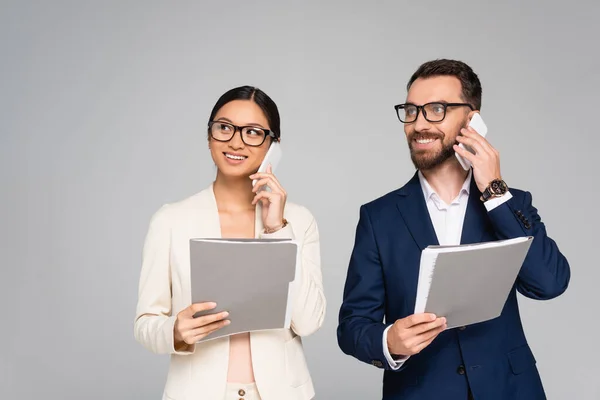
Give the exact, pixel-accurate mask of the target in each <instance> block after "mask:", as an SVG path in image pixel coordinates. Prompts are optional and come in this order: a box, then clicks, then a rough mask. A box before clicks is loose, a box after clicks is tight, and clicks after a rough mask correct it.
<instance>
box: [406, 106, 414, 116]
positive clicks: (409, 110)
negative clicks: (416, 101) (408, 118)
mask: <svg viewBox="0 0 600 400" xmlns="http://www.w3.org/2000/svg"><path fill="white" fill-rule="evenodd" d="M404 112H405V113H406V115H415V114H416V113H417V107H412V106H411V107H405V108H404Z"/></svg>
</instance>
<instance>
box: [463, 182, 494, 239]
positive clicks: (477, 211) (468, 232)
mask: <svg viewBox="0 0 600 400" xmlns="http://www.w3.org/2000/svg"><path fill="white" fill-rule="evenodd" d="M480 196H481V192H480V191H479V189H478V188H477V184H476V183H475V177H473V178H472V179H471V189H470V191H469V202H468V203H467V210H466V212H465V220H464V222H463V229H462V234H461V238H460V243H461V244H469V243H479V242H481V238H482V236H483V234H484V232H485V229H486V226H487V224H488V219H487V210H486V209H485V205H484V204H483V202H482V201H481V200H480V199H479V197H480Z"/></svg>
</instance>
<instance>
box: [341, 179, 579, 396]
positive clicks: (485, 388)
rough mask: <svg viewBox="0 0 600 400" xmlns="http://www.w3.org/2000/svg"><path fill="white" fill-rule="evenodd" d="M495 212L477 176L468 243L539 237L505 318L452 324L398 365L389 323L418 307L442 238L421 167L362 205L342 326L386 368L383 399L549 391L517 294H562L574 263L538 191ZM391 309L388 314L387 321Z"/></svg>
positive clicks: (515, 197)
mask: <svg viewBox="0 0 600 400" xmlns="http://www.w3.org/2000/svg"><path fill="white" fill-rule="evenodd" d="M510 193H511V194H512V198H511V199H510V200H508V201H507V202H505V203H503V204H502V205H500V206H498V207H496V208H494V209H493V210H492V211H490V212H488V211H487V210H486V208H485V206H484V204H483V203H482V202H481V200H480V199H479V197H480V194H481V193H480V191H479V190H478V189H477V186H476V184H475V180H474V179H473V180H472V183H471V190H470V196H469V200H468V205H467V211H466V214H465V221H464V223H463V231H462V239H461V243H477V242H485V241H492V240H501V239H509V238H515V237H519V236H525V235H531V236H534V239H533V242H532V243H531V247H530V249H529V253H528V254H527V257H526V259H525V262H524V263H523V266H522V268H521V270H520V272H519V275H518V278H517V280H516V282H515V284H514V286H513V288H512V290H511V292H510V295H509V296H508V299H507V301H506V304H505V306H504V308H503V311H502V314H501V316H500V317H498V318H495V319H493V320H490V321H486V322H482V323H478V324H474V325H469V326H467V327H462V328H455V329H449V330H446V331H444V332H442V333H441V334H440V335H439V336H438V337H437V338H436V339H435V340H434V341H433V342H432V343H431V344H430V345H429V346H428V347H426V348H425V349H424V350H422V351H421V352H420V353H419V354H416V355H414V356H412V357H410V358H409V359H408V360H407V361H406V362H405V363H404V365H402V367H401V368H400V369H399V370H398V371H394V370H392V369H391V368H390V366H389V364H388V363H387V361H386V359H385V356H384V354H383V344H382V338H383V331H384V330H385V328H386V327H387V326H389V325H391V324H393V323H394V321H396V320H397V319H400V318H404V317H407V316H409V315H411V314H412V313H413V311H414V307H415V298H416V291H417V280H418V276H419V263H420V257H421V251H422V250H423V249H424V248H425V247H427V246H428V245H433V244H438V241H437V237H436V234H435V230H434V228H433V224H432V222H431V218H430V217H429V213H428V211H427V206H426V203H425V199H424V196H423V191H422V189H421V185H420V182H419V178H418V175H417V174H416V173H415V175H414V177H413V178H412V179H411V180H410V181H409V182H408V183H407V184H406V185H405V186H404V187H402V188H401V189H399V190H396V191H393V192H391V193H388V194H386V195H384V196H382V197H380V198H378V199H376V200H374V201H371V202H370V203H367V204H365V205H363V206H361V208H360V218H359V222H358V226H357V229H356V238H355V243H354V249H353V251H352V255H351V258H350V264H349V267H348V272H347V277H346V284H345V287H344V295H343V296H344V297H343V303H342V306H341V308H340V313H339V325H338V328H337V336H338V344H339V346H340V348H341V349H342V351H343V352H344V353H346V354H348V355H351V356H353V357H355V358H357V359H358V360H360V361H363V362H366V363H370V364H373V365H375V366H377V367H379V368H383V369H385V372H384V376H383V399H386V400H387V399H404V400H412V399H415V400H416V399H418V400H429V399H431V400H439V399H445V400H454V399H457V400H466V399H467V395H468V389H469V387H470V389H471V391H472V393H473V396H474V398H475V400H479V399H483V400H507V399H511V400H521V399H522V400H541V399H545V398H546V396H545V394H544V389H543V387H542V383H541V380H540V376H539V374H538V370H537V367H536V360H535V357H534V355H533V354H532V352H531V349H530V347H529V345H528V344H527V340H526V338H525V334H524V332H523V327H522V325H521V318H520V315H519V307H518V304H517V294H516V292H517V291H518V292H519V293H521V294H523V295H524V296H526V297H529V298H532V299H537V300H547V299H552V298H555V297H557V296H559V295H560V294H562V293H563V292H564V291H565V290H566V288H567V286H568V284H569V280H570V276H571V273H570V267H569V264H568V262H567V260H566V258H565V257H564V256H563V255H562V254H561V252H560V251H559V249H558V247H557V245H556V243H555V242H554V241H553V240H552V239H550V238H549V237H548V236H547V234H546V228H545V226H544V223H543V222H542V220H541V218H540V216H539V215H538V212H537V210H536V208H535V207H534V206H533V205H532V203H531V194H530V193H529V192H524V191H521V190H518V189H514V188H510ZM384 318H385V321H384Z"/></svg>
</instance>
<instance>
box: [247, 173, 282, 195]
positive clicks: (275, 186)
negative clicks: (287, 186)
mask: <svg viewBox="0 0 600 400" xmlns="http://www.w3.org/2000/svg"><path fill="white" fill-rule="evenodd" d="M264 185H268V186H269V187H270V188H271V191H272V192H275V193H285V191H284V190H283V188H282V187H281V185H280V184H279V183H278V182H277V181H275V180H274V179H272V178H271V177H265V178H260V179H259V180H257V181H256V183H255V184H254V187H253V188H252V191H253V192H255V193H256V192H257V191H258V190H259V189H260V188H261V187H262V186H264Z"/></svg>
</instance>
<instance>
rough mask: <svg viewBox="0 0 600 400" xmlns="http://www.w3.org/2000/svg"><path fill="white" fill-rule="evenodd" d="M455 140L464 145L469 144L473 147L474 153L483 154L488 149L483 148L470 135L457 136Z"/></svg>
mask: <svg viewBox="0 0 600 400" xmlns="http://www.w3.org/2000/svg"><path fill="white" fill-rule="evenodd" d="M456 140H457V141H458V142H459V143H462V144H463V145H465V146H470V147H471V148H472V149H473V151H475V155H482V154H485V153H487V152H488V150H486V149H484V148H483V146H482V145H481V143H479V142H478V141H477V140H475V139H473V138H472V137H466V136H457V137H456ZM459 147H460V146H459Z"/></svg>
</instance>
